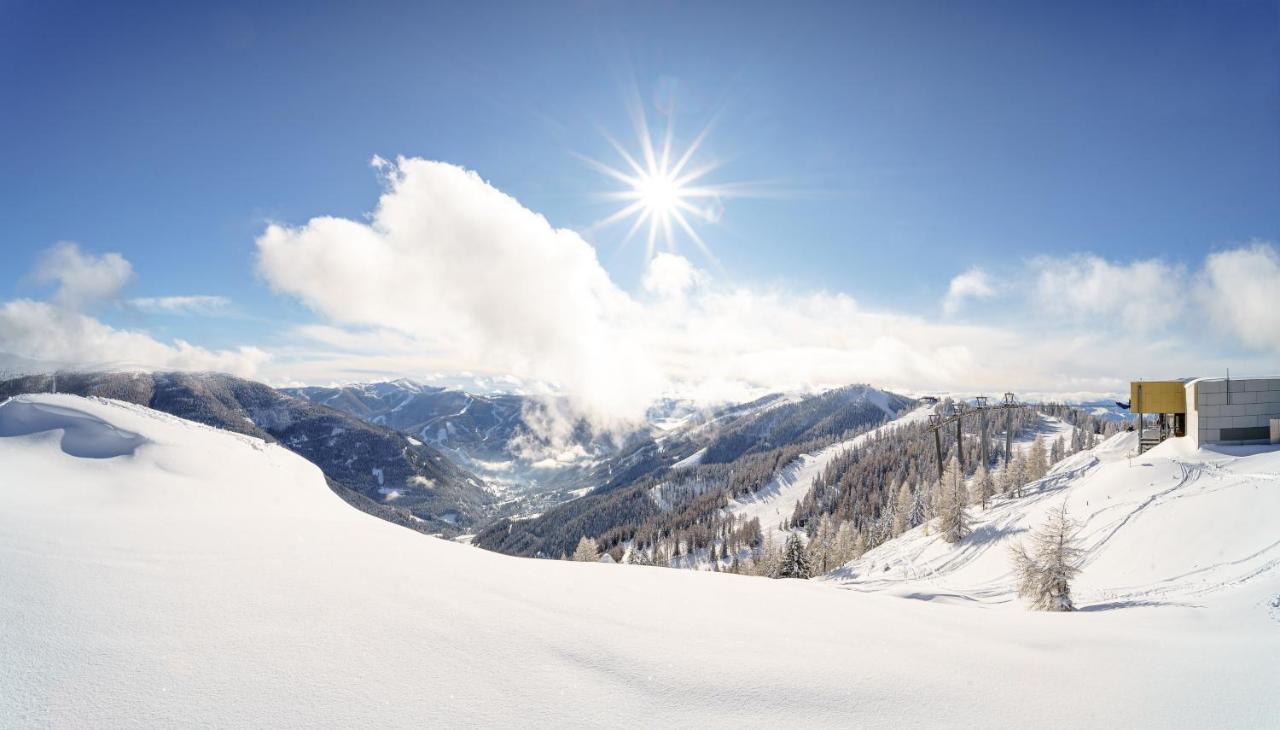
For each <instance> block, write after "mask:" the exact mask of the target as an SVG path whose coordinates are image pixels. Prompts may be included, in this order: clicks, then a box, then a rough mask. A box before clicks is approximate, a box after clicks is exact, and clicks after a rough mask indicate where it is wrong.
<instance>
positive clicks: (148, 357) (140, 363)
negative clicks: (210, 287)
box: [0, 243, 268, 376]
mask: <svg viewBox="0 0 1280 730" xmlns="http://www.w3.org/2000/svg"><path fill="white" fill-rule="evenodd" d="M33 276H34V277H35V278H36V279H37V280H39V281H42V282H50V283H57V285H58V288H57V290H56V291H55V292H54V295H53V299H52V301H35V300H32V299H15V300H12V301H8V302H3V303H0V361H3V362H4V364H5V366H6V367H21V369H23V370H44V369H51V368H84V369H98V368H103V369H116V368H138V369H147V370H150V369H157V370H158V369H172V370H218V371H223V372H229V373H233V374H236V375H243V376H252V375H255V374H256V373H257V372H258V370H259V367H260V366H261V365H262V364H263V363H264V362H266V361H267V360H268V355H267V354H266V353H265V352H263V351H262V350H259V349H257V348H253V347H240V348H237V349H234V350H209V349H206V348H203V347H198V346H196V345H192V344H191V343H189V342H187V341H185V340H174V341H173V342H172V343H164V342H160V341H159V340H156V339H155V338H153V337H152V336H151V335H149V334H147V333H146V332H142V331H139V330H127V329H119V328H116V327H112V326H111V325H108V324H106V323H104V322H102V321H100V320H98V319H97V318H95V317H93V316H90V315H89V314H86V313H84V311H82V310H83V309H85V308H87V307H91V306H92V305H94V304H98V303H101V302H105V301H112V300H116V299H118V298H119V296H120V293H121V291H122V289H123V288H124V286H125V285H126V284H128V283H129V281H130V280H131V279H132V278H133V267H132V266H131V265H130V264H129V262H128V261H126V260H125V259H124V257H123V256H121V255H120V254H116V253H109V254H106V255H103V256H97V255H94V254H90V253H85V252H83V251H81V250H80V248H79V247H78V246H76V245H75V244H73V243H59V244H57V245H55V246H53V247H51V248H50V249H49V250H48V251H46V252H45V254H44V255H43V256H42V257H41V259H40V261H39V263H38V265H37V266H36V269H35V271H34V272H33ZM183 299H197V300H199V299H206V298H203V297H171V298H165V299H158V300H151V301H152V302H156V303H157V304H156V305H155V306H158V307H163V306H165V303H166V302H167V303H168V304H169V306H176V307H178V308H181V307H182V306H184V305H175V304H173V303H172V301H171V300H183ZM138 301H147V300H133V302H134V303H136V302H138ZM206 304H208V303H206ZM187 306H189V305H187ZM143 308H145V305H144V307H143Z"/></svg>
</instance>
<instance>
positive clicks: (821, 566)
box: [808, 514, 836, 573]
mask: <svg viewBox="0 0 1280 730" xmlns="http://www.w3.org/2000/svg"><path fill="white" fill-rule="evenodd" d="M835 537H836V535H835V525H834V524H833V523H832V522H831V515H829V514H826V515H823V516H822V519H820V520H818V531H817V532H816V533H814V536H813V539H812V540H810V541H809V549H808V553H809V564H810V565H811V566H813V568H814V570H816V571H817V572H819V573H825V572H827V571H828V570H830V569H831V568H832V567H834V563H835V557H836V555H835Z"/></svg>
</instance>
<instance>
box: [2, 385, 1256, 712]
mask: <svg viewBox="0 0 1280 730" xmlns="http://www.w3.org/2000/svg"><path fill="white" fill-rule="evenodd" d="M1126 438H1127V437H1126V436H1124V435H1122V436H1120V437H1117V438H1116V439H1114V440H1112V441H1109V442H1107V443H1105V444H1104V445H1102V446H1100V447H1099V448H1098V449H1097V450H1095V451H1094V452H1093V453H1091V454H1080V455H1076V456H1073V457H1071V459H1069V460H1068V461H1067V462H1064V463H1063V464H1061V465H1060V466H1059V467H1058V470H1057V472H1056V473H1055V474H1054V475H1052V476H1051V477H1050V478H1049V479H1048V480H1047V481H1046V482H1045V483H1044V484H1043V485H1042V486H1038V487H1034V488H1033V489H1032V490H1029V492H1028V494H1027V496H1025V497H1023V498H1021V499H1017V500H1008V501H1000V502H998V503H997V504H996V505H995V506H993V507H992V508H991V509H989V510H987V511H985V512H982V513H981V520H982V523H981V524H980V525H979V532H978V534H977V535H975V537H974V538H970V541H968V542H966V543H962V544H961V545H960V546H959V547H950V546H946V547H944V546H943V545H942V544H941V543H940V542H939V541H938V540H937V539H936V537H929V536H925V535H923V534H921V533H920V531H919V530H916V531H913V532H912V533H908V534H907V535H906V536H904V538H902V539H900V540H899V541H894V542H891V543H887V544H886V545H884V546H881V547H880V548H878V549H877V550H875V551H872V552H871V553H868V554H867V556H865V557H864V558H863V559H862V560H860V561H855V562H854V563H853V564H851V565H850V566H846V568H844V569H842V570H841V571H839V572H838V573H837V574H836V575H834V576H832V577H830V578H828V579H825V580H821V581H808V582H806V581H771V580H766V579H761V578H751V577H745V576H734V575H728V574H722V573H708V572H695V571H683V570H669V569H662V568H644V567H637V566H618V565H604V564H586V563H570V562H560V561H541V560H531V559H520V558H511V557H506V556H502V555H497V554H493V553H487V552H483V551H481V550H478V549H476V548H472V547H469V546H466V545H460V544H456V543H451V542H447V541H443V540H436V539H432V538H429V537H425V536H423V535H419V534H417V533H414V532H411V531H409V530H406V529H403V528H400V527H397V526H395V525H391V524H389V523H385V522H382V521H379V520H378V519H376V518H374V517H370V516H369V515H366V514H364V513H362V512H359V511H357V510H355V509H352V508H351V507H349V506H347V505H346V504H345V503H343V502H342V501H341V500H340V499H339V498H338V497H336V496H335V495H334V494H333V493H332V492H331V491H330V490H329V489H328V488H327V486H326V485H325V483H324V480H323V478H322V476H321V474H320V471H319V470H318V469H317V468H316V467H314V466H312V465H311V464H309V463H308V462H306V461H304V460H302V459H301V458H300V457H298V456H296V455H294V454H293V453H291V452H288V451H286V450H285V449H283V448H280V447H278V446H269V445H266V444H263V443H262V442H261V441H257V440H255V439H251V438H247V437H243V436H239V435H236V434H231V433H227V432H222V431H216V430H213V429H209V428H206V427H203V426H198V425H195V424H191V423H189V422H185V421H181V420H178V419H176V418H173V417H170V416H167V415H163V414H159V413H156V412H153V411H149V410H147V409H144V408H139V407H135V406H128V405H124V404H120V403H115V402H110V401H101V400H89V399H82V398H77V397H74V396H59V395H40V396H23V397H20V398H17V399H13V400H10V401H8V402H7V403H5V404H3V405H0V726H6V727H7V726H14V727H27V726H37V727H42V726H58V727H68V726H70V727H84V726H95V727H103V726H108V727H116V726H122V725H143V726H171V727H192V726H202V727H203V726H216V727H294V726H324V727H353V726H405V727H408V726H415V727H420V726H442V725H444V726H458V725H490V726H491V725H496V724H511V725H517V726H566V725H570V726H575V725H588V724H590V725H599V724H603V723H627V724H633V725H644V726H658V725H679V726H686V727H687V726H705V725H716V726H742V725H746V726H780V725H807V726H843V727H854V726H856V727H867V726H904V725H909V724H917V723H923V722H928V723H936V724H945V725H948V726H956V725H962V724H972V725H981V726H1015V725H1018V726H1034V727H1046V726H1048V727H1056V726H1084V725H1103V726H1110V727H1134V726H1159V727H1171V726H1175V727H1224V726H1233V727H1258V726H1276V725H1277V723H1280V719H1278V718H1280V609H1277V608H1276V607H1274V606H1273V605H1272V603H1273V602H1274V601H1276V599H1277V597H1278V596H1280V570H1278V569H1277V566H1276V562H1277V559H1280V547H1278V546H1277V541H1278V540H1280V452H1276V451H1267V452H1266V453H1255V454H1253V455H1237V454H1236V452H1231V453H1223V452H1209V451H1198V452H1192V451H1190V450H1188V449H1185V448H1184V447H1182V446H1181V445H1180V444H1178V443H1167V444H1164V445H1162V446H1161V447H1159V448H1157V449H1156V450H1154V451H1152V452H1149V453H1148V454H1145V455H1143V456H1142V457H1141V458H1136V459H1133V460H1132V463H1131V464H1130V462H1129V459H1128V458H1127V457H1126V456H1125V455H1124V454H1125V452H1126V451H1127V450H1128V449H1129V447H1130V445H1129V444H1128V443H1127V442H1126V441H1125V439H1126ZM1254 451H1258V450H1257V449H1255V450H1254ZM1241 453H1244V452H1241ZM1064 499H1065V500H1067V502H1068V505H1069V507H1070V508H1071V510H1072V513H1073V514H1074V515H1075V516H1077V517H1078V518H1080V519H1081V520H1083V521H1084V522H1085V525H1084V533H1083V534H1084V537H1085V543H1086V545H1087V546H1088V547H1089V552H1088V555H1087V558H1086V565H1085V567H1084V571H1083V573H1082V575H1081V576H1080V578H1079V581H1078V585H1079V588H1078V590H1077V600H1078V604H1079V605H1080V606H1081V607H1082V608H1083V609H1085V610H1082V611H1080V612H1076V613H1071V614H1043V613H1034V612H1030V611H1026V610H1024V609H1023V608H1022V607H1021V606H1020V605H1018V604H1017V603H1016V601H1014V600H1012V598H1011V596H1010V588H1011V586H1010V585H1009V581H1008V575H1007V573H1008V567H1007V560H1006V559H1005V557H1004V555H1003V553H1004V547H1003V545H1004V544H1007V541H1008V540H1012V539H1018V536H1019V534H1020V533H1019V532H1018V530H1020V529H1023V528H1025V527H1026V526H1028V525H1034V524H1037V523H1038V520H1039V517H1040V515H1041V514H1042V512H1043V511H1044V510H1045V509H1047V508H1048V507H1049V506H1051V505H1053V504H1055V503H1057V502H1060V501H1061V500H1064ZM872 562H874V563H875V567H872V565H871V563H872ZM886 564H887V565H889V566H890V570H889V571H888V572H887V573H886V572H884V570H883V566H884V565H886ZM905 596H914V598H917V599H927V600H914V599H912V598H907V597H905Z"/></svg>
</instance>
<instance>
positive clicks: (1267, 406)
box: [1187, 378, 1280, 444]
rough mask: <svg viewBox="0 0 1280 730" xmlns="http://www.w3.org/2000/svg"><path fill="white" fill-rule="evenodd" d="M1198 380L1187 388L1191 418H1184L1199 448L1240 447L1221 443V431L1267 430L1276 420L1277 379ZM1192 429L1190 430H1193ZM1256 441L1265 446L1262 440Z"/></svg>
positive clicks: (1279, 385) (1279, 404) (1279, 383)
mask: <svg viewBox="0 0 1280 730" xmlns="http://www.w3.org/2000/svg"><path fill="white" fill-rule="evenodd" d="M1227 388H1228V386H1227V381H1226V380H1225V379H1224V380H1202V381H1199V382H1196V383H1194V384H1192V385H1191V387H1190V388H1188V390H1192V389H1194V391H1195V393H1194V401H1192V399H1191V396H1192V394H1191V393H1188V394H1187V396H1188V401H1191V402H1193V403H1195V408H1194V410H1195V414H1194V415H1192V414H1191V413H1188V414H1187V429H1188V431H1189V432H1190V433H1194V434H1195V435H1196V438H1197V441H1198V442H1199V443H1202V444H1215V443H1243V442H1242V441H1231V440H1227V439H1224V437H1223V429H1236V428H1264V429H1268V430H1269V429H1270V425H1271V419H1272V418H1280V378H1254V379H1244V380H1232V381H1231V384H1230V391H1229V392H1228V390H1227ZM1193 429H1194V430H1193ZM1257 440H1258V441H1261V442H1265V441H1266V436H1265V435H1264V436H1262V437H1260V438H1259V439H1257Z"/></svg>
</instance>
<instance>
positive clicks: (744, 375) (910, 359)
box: [257, 158, 1278, 419]
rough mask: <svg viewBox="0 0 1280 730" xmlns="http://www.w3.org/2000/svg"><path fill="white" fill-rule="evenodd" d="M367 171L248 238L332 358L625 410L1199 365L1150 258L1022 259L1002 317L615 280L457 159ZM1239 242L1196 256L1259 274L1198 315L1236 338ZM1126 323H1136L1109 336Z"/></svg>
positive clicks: (966, 294)
mask: <svg viewBox="0 0 1280 730" xmlns="http://www.w3.org/2000/svg"><path fill="white" fill-rule="evenodd" d="M379 169H381V170H382V172H383V173H384V174H385V175H386V185H387V187H386V190H385V191H384V193H383V195H382V196H381V198H380V199H379V201H378V204H377V206H376V208H375V209H374V211H373V212H372V213H371V214H370V216H369V217H368V219H367V220H364V221H354V220H347V219H342V218H333V217H320V218H315V219H312V220H310V221H308V222H307V223H305V224H303V225H300V226H285V225H271V226H270V227H268V228H267V229H266V230H265V232H264V233H263V234H262V235H261V236H260V237H259V238H258V240H257V247H258V271H259V273H260V275H261V276H262V277H263V278H264V280H265V281H266V282H268V284H269V285H270V286H271V287H273V288H274V289H275V290H276V291H279V292H282V293H284V294H287V295H290V296H293V297H296V298H297V299H299V300H300V301H302V302H304V303H306V304H307V305H308V306H309V307H310V308H311V309H313V310H314V311H315V312H316V313H317V314H319V315H320V316H321V317H322V319H323V320H325V321H324V322H323V323H321V324H316V325H311V326H310V327H309V328H308V329H307V330H306V331H302V330H300V331H299V334H301V335H303V336H304V337H306V338H308V339H310V340H311V341H312V342H313V343H315V344H318V345H322V346H325V347H329V348H331V349H330V351H329V353H328V354H327V355H326V357H327V358H329V362H328V365H329V366H330V368H331V369H330V373H332V372H333V370H332V368H335V367H336V368H339V369H345V370H346V371H347V372H349V373H351V374H352V377H353V378H358V377H359V373H369V372H376V371H379V370H383V369H386V370H388V371H391V372H399V373H409V374H412V373H413V372H415V371H418V372H422V371H426V370H444V371H461V370H465V371H471V372H477V373H487V374H510V375H514V376H517V377H519V378H521V379H522V380H524V381H525V382H526V383H545V384H547V386H548V387H549V388H551V389H554V390H556V392H560V393H563V394H565V395H567V396H568V397H569V398H570V399H571V401H572V402H573V403H574V404H575V406H576V407H578V408H580V409H581V410H582V411H583V412H585V413H587V414H589V415H598V416H603V417H608V418H619V419H632V418H636V417H638V416H639V415H640V414H641V413H642V412H643V409H644V408H645V407H646V406H647V405H648V404H649V403H650V402H651V401H652V400H653V399H654V398H656V397H658V396H659V395H662V394H666V393H669V392H671V391H676V392H679V393H682V394H684V395H690V396H693V397H698V398H705V399H719V398H734V397H741V396H742V395H744V394H746V393H748V392H751V391H752V390H753V389H791V388H813V387H823V386H832V385H840V384H845V383H850V382H872V383H876V384H878V385H882V386H885V387H891V388H900V389H904V390H910V391H919V390H926V389H927V390H954V391H986V392H1002V391H1004V390H1008V389H1012V390H1017V391H1020V392H1026V393H1052V394H1058V395H1061V396H1068V395H1075V396H1083V395H1103V394H1107V393H1111V392H1116V391H1119V390H1121V389H1122V387H1123V383H1124V382H1125V380H1126V379H1127V378H1128V377H1130V376H1138V375H1144V374H1149V373H1152V374H1167V373H1194V372H1197V371H1198V370H1203V369H1204V368H1206V367H1209V366H1216V364H1217V361H1216V360H1214V359H1213V358H1211V357H1206V356H1205V354H1204V352H1205V351H1204V350H1203V349H1202V350H1199V351H1197V350H1196V349H1194V348H1188V347H1187V341H1186V338H1185V337H1184V336H1183V335H1184V334H1185V333H1183V332H1181V330H1179V331H1177V332H1173V331H1172V330H1175V329H1177V328H1176V325H1178V323H1179V321H1180V318H1185V317H1184V315H1185V309H1184V308H1185V306H1186V304H1185V302H1171V301H1170V298H1169V296H1168V295H1167V293H1168V292H1169V290H1170V286H1169V285H1170V282H1171V281H1175V282H1176V281H1186V280H1187V277H1188V276H1190V275H1189V274H1188V273H1187V272H1185V271H1184V270H1182V269H1180V268H1178V267H1176V266H1172V265H1169V264H1166V263H1163V262H1160V261H1139V262H1133V263H1115V262H1110V261H1107V260H1105V259H1102V258H1099V257H1096V256H1075V257H1068V258H1064V259H1048V258H1042V259H1036V260H1034V261H1031V262H1029V263H1028V264H1026V267H1027V269H1028V271H1027V272H1019V273H1020V274H1021V276H1020V277H1017V278H1019V279H1021V280H1025V279H1027V278H1028V277H1027V276H1026V274H1027V273H1030V274H1031V276H1030V280H1031V281H1033V282H1034V284H1033V285H1032V288H1031V290H1030V291H1022V292H1013V293H1011V294H1009V295H1010V296H1018V297H1020V298H1021V301H1020V306H1019V307H1018V308H1017V309H1027V310H1029V311H1033V313H1034V314H1033V316H1031V317H1030V318H1027V319H1024V320H1022V321H1021V322H1019V321H1000V322H994V323H981V324H973V323H963V322H956V321H947V322H938V321H931V320H928V319H926V318H923V317H919V316H913V315H907V314H900V313H893V312H885V311H877V310H873V309H867V308H864V307H863V306H861V305H860V304H859V302H857V301H856V300H855V299H854V298H852V297H850V296H848V295H845V294H839V293H830V292H822V291H818V292H794V291H789V290H785V289H770V288H760V287H743V286H732V285H729V284H726V283H724V282H719V281H716V280H714V278H713V277H711V276H710V275H709V274H707V273H706V272H704V271H701V270H699V269H698V268H696V267H694V266H693V265H692V264H691V263H690V262H689V261H688V260H686V259H685V258H683V257H681V256H678V255H675V254H669V253H664V254H659V255H658V256H656V257H654V258H653V259H652V260H651V261H650V263H649V266H648V269H647V270H646V272H645V274H644V276H643V279H642V291H641V292H639V293H638V294H634V295H633V294H631V293H628V292H626V291H624V290H623V289H621V288H620V287H619V286H617V285H616V284H615V283H614V282H613V281H612V279H611V278H610V276H609V274H608V273H607V272H606V271H605V269H604V268H603V267H602V266H601V265H600V263H599V261H598V260H597V258H596V256H595V251H594V249H593V248H592V246H591V245H590V244H589V243H587V242H586V241H585V240H584V239H583V238H582V237H581V236H579V235H578V234H577V233H575V232H573V231H570V230H565V229H557V228H555V227H554V226H552V225H551V224H550V223H549V222H548V221H547V220H546V219H545V218H543V217H542V216H540V215H538V214H536V213H534V212H532V211H530V210H528V209H526V208H524V207H523V206H522V205H521V204H520V203H519V202H518V201H516V200H515V199H513V198H512V197H510V196H508V195H506V194H504V193H502V192H501V191H499V190H497V189H496V188H494V187H493V186H492V185H490V184H489V183H487V182H485V181H484V180H483V179H481V178H480V176H479V175H477V174H475V173H474V172H470V171H467V170H465V169H463V168H460V167H457V166H454V165H450V164H446V163H441V162H433V161H428V160H421V159H405V158H401V159H399V160H397V161H396V162H395V163H394V164H393V163H387V162H386V161H382V165H381V167H380V168H379ZM1256 248H1257V250H1253V249H1247V250H1242V251H1235V252H1224V253H1223V254H1220V255H1216V256H1217V257H1216V258H1211V259H1210V260H1209V262H1208V264H1207V268H1206V274H1205V276H1204V278H1205V282H1204V283H1203V285H1202V288H1205V289H1207V290H1212V291H1214V292H1221V291H1223V290H1224V289H1226V288H1232V282H1236V281H1238V280H1239V279H1240V278H1241V277H1242V276H1245V275H1247V276H1251V277H1253V278H1255V279H1257V280H1258V281H1257V286H1256V287H1254V288H1239V287H1235V288H1233V295H1232V296H1230V297H1226V298H1224V299H1222V300H1221V301H1220V302H1219V303H1218V304H1216V305H1215V309H1214V311H1215V312H1217V315H1216V316H1220V317H1222V318H1223V321H1224V323H1225V324H1224V326H1225V327H1228V328H1231V329H1232V330H1233V331H1236V332H1237V333H1238V334H1241V335H1242V337H1241V339H1242V340H1243V341H1244V342H1245V343H1252V344H1255V345H1262V346H1274V344H1275V343H1276V342H1277V339H1275V338H1276V337H1277V336H1278V335H1277V334H1276V327H1275V324H1274V323H1273V322H1270V321H1269V320H1267V319H1266V317H1267V316H1270V315H1264V316H1263V319H1262V320H1260V321H1255V320H1257V318H1258V316H1259V315H1258V314H1257V312H1256V311H1255V310H1257V309H1258V308H1259V307H1260V306H1264V305H1265V302H1263V301H1261V300H1260V299H1259V298H1260V297H1262V296H1263V294H1262V293H1263V292H1264V291H1265V290H1266V289H1267V287H1268V286H1270V285H1271V284H1274V281H1272V280H1271V279H1270V278H1269V277H1271V276H1272V274H1271V273H1269V272H1271V271H1274V267H1275V266H1276V261H1275V258H1274V250H1273V249H1271V248H1269V247H1267V246H1260V247H1256ZM1238 256H1247V257H1249V258H1248V260H1238V259H1237V258H1236V257H1238ZM1260 264H1265V265H1266V266H1270V267H1272V268H1271V269H1267V268H1265V266H1260ZM1246 269H1248V270H1249V271H1248V273H1247V274H1246V273H1244V271H1245V270H1246ZM1004 295H1005V292H1002V291H998V290H997V288H996V287H995V286H994V285H993V284H992V281H991V278H990V277H989V276H988V274H987V273H986V272H985V271H983V270H982V269H979V268H973V269H970V270H968V271H966V272H963V273H962V274H960V275H959V276H957V277H956V278H955V279H954V280H952V282H951V286H950V287H949V289H948V292H947V299H946V300H945V301H950V302H951V305H950V307H949V309H950V313H951V314H955V313H957V312H958V311H959V310H960V308H961V304H962V303H963V302H965V301H967V300H977V299H992V298H994V297H998V296H1004ZM944 306H946V305H945V304H944ZM1246 323H1248V324H1246ZM1126 328H1132V329H1134V330H1135V331H1141V332H1143V333H1146V336H1145V337H1143V338H1134V337H1118V336H1117V335H1120V334H1122V333H1123V332H1124V330H1125V329H1126ZM1258 328H1260V329H1258ZM1246 329H1247V331H1248V338H1244V337H1243V334H1244V333H1245V332H1246ZM1267 333H1270V334H1267ZM295 365H297V366H298V367H303V368H306V367H316V365H315V363H314V361H313V362H312V363H310V364H307V363H295ZM321 367H324V366H321Z"/></svg>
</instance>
